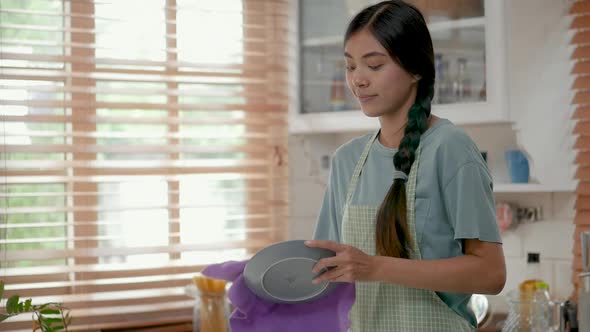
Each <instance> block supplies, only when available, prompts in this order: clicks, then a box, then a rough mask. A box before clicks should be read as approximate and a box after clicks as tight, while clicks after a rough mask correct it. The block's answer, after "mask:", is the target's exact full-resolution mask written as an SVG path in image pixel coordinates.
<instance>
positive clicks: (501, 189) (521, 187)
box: [494, 183, 576, 194]
mask: <svg viewBox="0 0 590 332" xmlns="http://www.w3.org/2000/svg"><path fill="white" fill-rule="evenodd" d="M575 191H576V184H575V183H570V184H563V185H546V184H539V183H496V184H494V192H495V193H499V194H501V193H553V192H559V193H574V192H575Z"/></svg>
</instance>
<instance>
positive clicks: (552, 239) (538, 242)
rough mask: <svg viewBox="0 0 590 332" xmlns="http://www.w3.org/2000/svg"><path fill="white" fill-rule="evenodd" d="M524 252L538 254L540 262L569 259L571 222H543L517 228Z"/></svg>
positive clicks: (570, 254) (571, 233) (571, 240)
mask: <svg viewBox="0 0 590 332" xmlns="http://www.w3.org/2000/svg"><path fill="white" fill-rule="evenodd" d="M519 228H520V229H521V230H522V233H521V234H522V243H523V247H524V250H525V255H526V252H538V253H540V254H541V261H544V260H552V259H571V258H572V244H573V235H574V228H575V227H574V224H573V222H572V220H544V221H538V222H533V223H527V224H523V225H521V226H519Z"/></svg>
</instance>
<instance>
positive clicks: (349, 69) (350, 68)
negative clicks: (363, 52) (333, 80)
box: [346, 66, 354, 71]
mask: <svg viewBox="0 0 590 332" xmlns="http://www.w3.org/2000/svg"><path fill="white" fill-rule="evenodd" d="M346 70H348V71H353V70H354V67H353V66H346Z"/></svg>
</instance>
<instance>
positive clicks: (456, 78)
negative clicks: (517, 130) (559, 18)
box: [289, 0, 510, 134]
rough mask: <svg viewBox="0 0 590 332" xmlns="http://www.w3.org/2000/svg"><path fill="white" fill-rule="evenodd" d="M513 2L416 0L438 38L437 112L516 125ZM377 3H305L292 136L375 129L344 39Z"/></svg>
mask: <svg viewBox="0 0 590 332" xmlns="http://www.w3.org/2000/svg"><path fill="white" fill-rule="evenodd" d="M504 1H505V0H453V1H450V0H413V1H411V2H412V3H414V4H415V5H416V6H417V7H418V8H420V9H421V11H422V12H423V13H424V15H425V17H426V20H427V23H428V27H429V30H430V32H431V35H432V39H433V44H434V49H435V62H436V70H437V85H436V94H435V97H434V101H433V102H434V104H433V109H432V112H433V113H434V114H436V115H438V116H441V117H444V118H448V119H450V120H451V121H453V122H454V123H456V124H459V125H462V124H465V125H469V124H487V123H503V122H509V121H510V116H509V112H508V107H507V103H506V100H507V98H506V94H507V84H506V83H507V82H506V73H505V72H506V65H505V61H506V55H505V53H506V48H505V22H504V21H503V17H504V10H505V9H504V6H505V4H504ZM376 2H378V1H375V0H363V1H358V0H322V1H316V0H299V1H297V2H296V6H297V7H298V8H297V12H298V24H296V25H297V30H298V36H299V37H298V40H297V49H298V57H297V58H298V59H297V65H296V66H297V70H296V72H297V80H296V82H297V84H296V85H297V93H298V94H299V98H298V99H297V102H296V105H294V106H293V107H292V108H291V113H290V118H289V121H290V126H289V129H290V132H291V133H293V134H306V133H337V132H347V131H364V130H372V129H376V128H377V127H378V121H377V119H374V118H368V117H366V116H365V115H363V114H362V112H361V111H360V107H359V105H358V103H357V101H356V99H354V98H353V96H352V95H351V93H350V92H349V91H348V88H347V87H346V82H345V79H344V72H345V68H344V62H343V60H344V57H343V55H342V53H343V35H344V31H345V30H346V26H347V24H348V22H349V20H350V19H351V18H352V15H353V14H354V13H356V12H358V10H360V9H361V8H363V7H365V6H366V5H369V4H372V3H376Z"/></svg>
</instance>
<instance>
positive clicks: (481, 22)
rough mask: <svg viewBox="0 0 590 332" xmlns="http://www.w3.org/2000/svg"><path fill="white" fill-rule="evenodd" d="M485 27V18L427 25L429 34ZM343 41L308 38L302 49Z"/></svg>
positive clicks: (340, 37) (335, 44) (338, 43)
mask: <svg viewBox="0 0 590 332" xmlns="http://www.w3.org/2000/svg"><path fill="white" fill-rule="evenodd" d="M475 27H485V17H475V18H463V19H458V20H449V21H441V22H434V23H430V24H428V29H429V31H430V33H436V32H439V31H448V30H452V29H461V28H475ZM342 41H343V37H342V36H327V37H318V38H308V39H306V40H304V41H303V42H302V46H303V47H318V46H341V45H342Z"/></svg>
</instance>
